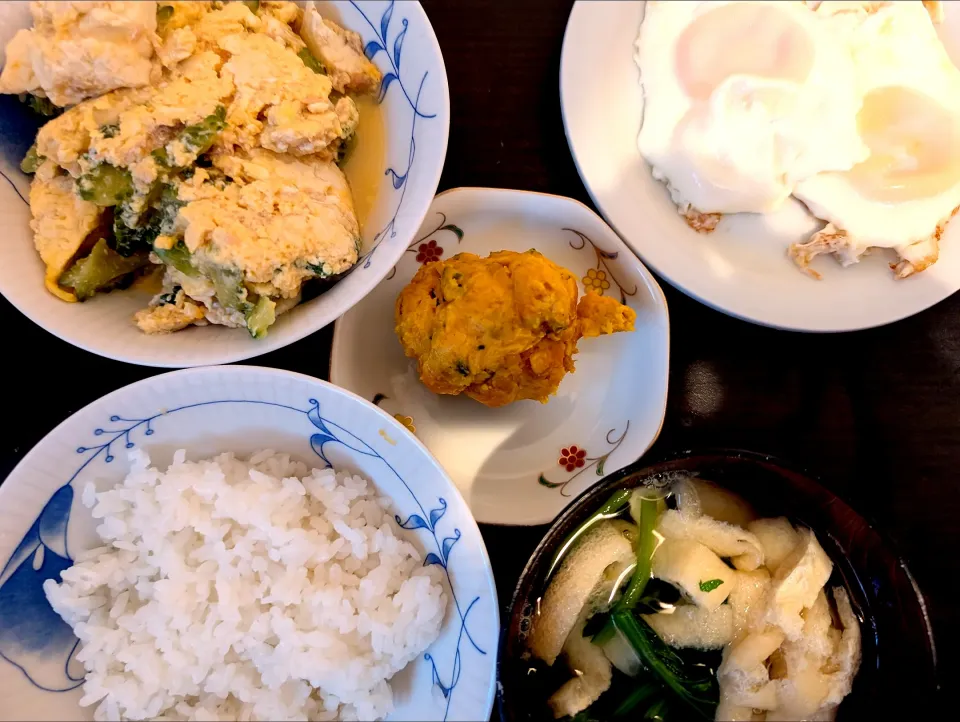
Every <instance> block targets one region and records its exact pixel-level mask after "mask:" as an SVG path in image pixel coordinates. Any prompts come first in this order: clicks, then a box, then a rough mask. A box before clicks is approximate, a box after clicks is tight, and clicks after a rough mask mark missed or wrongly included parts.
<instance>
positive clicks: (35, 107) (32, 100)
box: [20, 93, 63, 118]
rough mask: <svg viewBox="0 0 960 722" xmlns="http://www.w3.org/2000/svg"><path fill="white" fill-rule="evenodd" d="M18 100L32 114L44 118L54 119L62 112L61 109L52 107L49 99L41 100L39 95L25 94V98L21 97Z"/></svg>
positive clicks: (55, 106)
mask: <svg viewBox="0 0 960 722" xmlns="http://www.w3.org/2000/svg"><path fill="white" fill-rule="evenodd" d="M20 100H22V101H23V102H24V103H26V104H27V106H28V107H29V108H30V110H32V111H33V112H34V113H38V114H39V115H42V116H44V117H46V118H54V117H56V116H58V115H60V114H61V113H62V112H63V108H61V107H59V106H57V105H54V104H53V103H52V102H51V101H50V98H41V97H40V96H39V95H33V94H32V93H27V94H26V96H23V95H21V96H20Z"/></svg>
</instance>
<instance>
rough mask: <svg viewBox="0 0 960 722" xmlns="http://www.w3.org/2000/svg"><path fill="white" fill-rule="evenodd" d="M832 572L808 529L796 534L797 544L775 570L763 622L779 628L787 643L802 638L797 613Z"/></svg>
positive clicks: (807, 605) (812, 599) (812, 600)
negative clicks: (798, 539)
mask: <svg viewBox="0 0 960 722" xmlns="http://www.w3.org/2000/svg"><path fill="white" fill-rule="evenodd" d="M832 571H833V562H832V561H830V557H828V556H827V553H826V552H825V551H823V547H821V546H820V543H819V542H818V541H817V537H816V536H815V535H814V533H813V532H812V531H810V530H809V529H801V530H800V543H799V544H798V545H797V547H796V548H795V549H794V550H793V551H792V552H791V553H790V555H789V556H788V557H787V558H786V559H784V560H783V562H782V563H781V564H780V566H779V567H778V568H777V573H776V574H775V575H774V577H773V583H772V586H771V589H770V601H769V608H768V609H767V614H766V620H767V622H768V623H770V624H772V625H774V626H776V627H779V628H780V629H781V630H783V632H784V633H785V634H786V636H787V639H790V640H797V639H799V638H800V636H801V635H802V634H803V624H804V620H803V617H802V616H801V614H800V613H801V612H802V611H803V610H804V609H809V608H810V607H812V606H813V605H814V603H815V602H816V601H817V596H818V595H819V594H820V590H821V589H823V585H824V584H826V583H827V580H828V579H829V578H830V574H831V572H832Z"/></svg>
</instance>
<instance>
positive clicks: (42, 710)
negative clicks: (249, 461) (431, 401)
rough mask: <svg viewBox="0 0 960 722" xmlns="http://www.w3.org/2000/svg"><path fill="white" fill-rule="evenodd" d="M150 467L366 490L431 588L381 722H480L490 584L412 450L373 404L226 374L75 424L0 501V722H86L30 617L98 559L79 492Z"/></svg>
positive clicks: (450, 496)
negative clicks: (335, 472) (439, 572)
mask: <svg viewBox="0 0 960 722" xmlns="http://www.w3.org/2000/svg"><path fill="white" fill-rule="evenodd" d="M132 448H138V449H143V450H145V451H146V452H147V453H148V454H149V455H150V457H151V461H152V462H154V463H155V464H157V465H158V466H161V467H163V466H164V465H166V464H169V463H170V461H171V460H172V457H173V452H174V451H175V450H177V449H179V448H185V449H187V458H188V459H193V460H196V459H201V458H208V457H210V456H212V455H214V454H217V453H221V452H224V451H233V452H235V453H237V454H238V455H242V454H249V453H251V452H253V451H255V450H258V449H264V448H270V449H274V450H276V451H278V452H283V453H288V454H291V456H293V457H294V458H295V459H297V460H299V461H303V462H305V463H307V464H308V465H310V466H313V467H324V466H326V464H327V462H329V463H330V464H332V465H333V466H335V467H337V468H345V469H347V470H350V471H354V472H356V473H360V474H362V475H364V476H366V477H367V478H369V479H371V480H373V482H374V483H375V484H376V485H377V486H378V488H379V490H380V491H381V492H383V493H384V494H385V495H386V496H388V497H390V499H391V500H392V501H393V506H394V511H395V512H396V518H397V521H398V523H400V524H401V526H403V527H404V528H405V529H408V530H410V531H409V532H408V534H409V535H410V537H411V539H412V541H413V542H414V543H415V544H418V546H419V547H420V550H421V553H422V554H423V556H424V560H425V562H424V563H425V564H437V565H439V566H440V567H441V568H442V569H443V571H444V572H445V579H446V584H447V594H448V599H449V604H448V608H447V614H446V617H445V618H444V622H443V627H442V629H441V633H440V637H439V638H438V639H437V641H436V642H434V644H433V645H432V646H431V647H430V648H429V649H428V650H427V651H426V653H425V654H423V655H421V656H420V657H419V658H417V659H416V660H414V661H413V662H411V663H410V664H409V665H408V666H407V667H406V668H405V669H404V670H403V671H402V672H400V673H399V674H398V675H397V676H396V677H394V681H393V683H392V686H393V689H394V700H395V704H396V709H395V711H394V713H393V714H392V715H391V716H390V719H396V720H481V719H483V720H485V719H488V718H489V716H490V711H491V709H492V706H493V695H494V682H495V666H496V657H497V641H498V632H499V610H498V605H497V595H496V589H495V587H494V581H493V572H492V570H491V568H490V561H489V559H488V557H487V552H486V549H485V547H484V544H483V539H482V538H481V536H480V532H479V530H478V529H477V525H476V523H475V522H474V520H473V517H472V516H471V515H470V511H469V509H468V508H467V505H466V503H465V502H464V500H463V498H462V497H461V496H460V494H459V492H458V491H457V490H456V488H455V487H454V485H453V482H452V481H451V480H450V478H449V477H448V476H447V474H446V473H445V472H444V471H443V469H442V468H441V467H440V465H439V464H438V463H437V462H436V460H435V459H434V458H433V457H432V456H431V455H430V453H429V452H428V451H427V449H426V448H425V447H424V446H423V445H422V444H421V443H420V442H419V441H417V439H416V438H415V437H414V436H413V435H412V434H410V433H409V432H408V431H407V429H405V428H404V427H403V425H401V424H400V423H398V422H397V421H396V420H395V419H393V418H392V417H391V416H390V415H389V414H387V413H385V412H383V411H381V410H380V409H378V408H377V407H375V406H374V405H373V404H371V403H369V402H367V401H364V400H363V399H361V398H359V397H357V396H354V395H353V394H351V393H349V392H347V391H344V390H342V389H339V388H337V387H335V386H333V385H331V384H328V383H326V382H323V381H319V380H317V379H313V378H310V377H308V376H302V375H300V374H294V373H290V372H286V371H277V370H273V369H265V368H256V367H245V366H228V367H220V368H204V369H190V370H185V371H176V372H173V373H168V374H162V375H159V376H154V377H152V378H149V379H146V380H145V381H140V382H138V383H135V384H132V385H130V386H127V387H125V388H122V389H120V390H119V391H115V392H113V393H111V394H109V395H108V396H105V397H104V398H102V399H100V400H98V401H96V402H94V403H92V404H90V405H89V406H87V407H86V408H84V409H82V410H80V411H78V412H77V413H76V414H74V415H73V416H71V417H70V418H69V419H67V420H66V421H65V422H63V423H62V424H60V426H58V427H57V428H56V429H54V430H53V431H52V432H50V434H48V435H47V436H46V437H45V438H44V439H43V440H42V441H41V442H40V443H39V444H38V445H37V446H36V447H35V448H34V449H33V450H32V451H31V452H30V453H29V454H27V456H26V457H24V459H23V461H22V462H21V463H20V464H19V465H18V466H17V467H16V469H14V470H13V472H12V473H11V474H10V476H9V477H7V479H6V481H5V482H4V483H3V485H2V486H0V699H2V700H3V704H2V705H0V720H41V719H57V720H83V719H92V718H93V716H92V708H86V709H84V708H81V707H80V706H79V704H78V702H79V700H80V697H81V689H80V686H81V685H82V682H83V669H82V666H81V665H79V664H78V663H77V662H76V660H75V659H74V657H75V655H76V652H77V644H78V643H77V640H76V639H75V638H74V636H73V632H72V631H71V630H70V628H69V627H68V626H67V625H66V624H65V623H64V622H63V621H62V620H61V619H60V618H59V617H58V616H57V615H56V614H55V613H54V612H53V610H52V609H51V608H50V606H49V604H48V603H47V601H46V597H45V596H44V593H43V590H42V584H43V582H44V581H45V580H46V579H56V578H58V577H59V574H60V572H61V571H62V570H63V569H65V568H66V567H69V566H70V565H71V564H72V558H73V557H75V555H76V554H77V552H78V551H80V550H83V549H91V548H94V547H96V546H99V543H98V537H97V535H96V531H95V523H94V519H93V517H92V516H91V512H90V510H89V509H87V508H86V507H85V506H83V505H82V504H81V502H80V493H79V492H80V491H81V490H82V488H83V487H84V485H86V484H87V482H94V483H95V484H96V486H97V488H98V489H101V490H102V489H103V488H105V487H106V486H111V485H113V484H116V483H117V482H119V481H121V480H122V479H123V478H124V476H125V475H126V473H127V471H128V470H129V465H128V461H127V451H128V450H129V449H132Z"/></svg>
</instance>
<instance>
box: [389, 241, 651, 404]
mask: <svg viewBox="0 0 960 722" xmlns="http://www.w3.org/2000/svg"><path fill="white" fill-rule="evenodd" d="M577 295H578V290H577V282H576V279H574V277H573V275H572V274H571V273H570V272H569V271H567V270H566V269H564V268H561V267H560V266H558V265H556V264H555V263H553V262H552V261H550V260H548V259H546V258H544V257H543V256H542V255H540V254H539V253H538V252H537V251H533V250H530V251H527V252H526V253H516V252H514V251H499V252H497V253H493V254H491V255H490V256H489V257H488V258H480V257H479V256H475V255H473V254H472V253H461V254H458V255H456V256H453V257H452V258H450V259H449V260H446V261H436V262H434V263H428V264H426V265H424V266H422V267H421V268H420V270H419V271H417V274H416V275H415V276H414V277H413V280H411V281H410V283H409V284H408V285H407V286H406V288H404V289H403V291H402V292H401V293H400V296H399V297H398V298H397V306H396V316H395V320H396V331H397V336H398V337H399V339H400V343H401V344H402V345H403V350H404V352H405V353H406V354H407V356H409V357H410V358H414V359H416V360H417V367H418V371H419V373H420V379H421V380H422V381H423V383H424V385H425V386H426V387H427V388H428V389H430V390H431V391H433V392H434V393H437V394H453V395H455V394H460V393H465V394H466V395H467V396H469V397H470V398H472V399H475V400H477V401H479V402H480V403H482V404H484V405H486V406H493V407H496V406H504V405H506V404H509V403H511V402H513V401H518V400H521V399H536V400H537V401H540V402H542V403H546V402H547V400H548V399H549V398H550V396H551V395H552V394H554V393H555V392H556V390H557V387H558V386H559V385H560V381H561V380H562V379H563V377H564V375H565V374H566V373H567V372H572V371H573V370H574V364H573V355H574V354H575V353H576V352H577V341H579V340H580V338H581V337H582V336H600V335H602V334H607V333H616V332H617V331H632V330H633V322H634V320H635V319H636V316H637V314H636V313H635V312H634V311H633V310H632V309H630V308H627V307H626V306H624V305H622V304H620V303H618V302H617V301H616V300H614V299H612V298H608V297H605V296H598V295H597V294H594V293H588V294H587V295H586V296H584V297H583V298H582V299H581V300H580V304H579V306H578V305H577Z"/></svg>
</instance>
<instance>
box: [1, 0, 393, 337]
mask: <svg viewBox="0 0 960 722" xmlns="http://www.w3.org/2000/svg"><path fill="white" fill-rule="evenodd" d="M30 10H31V13H32V15H33V20H34V26H33V27H32V28H30V29H24V30H20V31H19V32H18V33H17V34H16V35H15V36H14V37H13V39H12V40H11V41H10V43H9V44H8V45H7V48H6V57H7V61H6V65H5V66H4V68H3V73H2V76H0V91H2V92H4V93H17V94H20V95H21V97H22V98H23V99H24V100H25V101H27V102H29V103H30V105H31V106H32V107H33V108H34V109H36V110H39V111H40V112H42V113H44V114H46V115H50V116H53V117H52V118H51V119H50V120H49V121H47V122H46V123H45V124H44V125H43V126H42V127H41V128H40V130H39V132H38V134H37V138H36V143H35V144H34V145H33V147H31V148H30V151H29V152H28V153H27V156H26V157H25V158H24V160H23V164H22V168H23V170H24V171H25V172H27V173H31V174H33V180H32V183H31V188H30V210H31V214H32V221H31V228H32V229H33V232H34V242H35V244H36V248H37V251H38V253H39V255H40V257H41V259H42V260H43V263H44V264H45V266H46V277H45V283H46V287H47V288H48V289H49V291H50V292H51V293H53V294H54V295H56V296H57V297H58V298H61V299H63V300H64V301H84V300H86V299H89V298H91V297H92V296H94V295H95V294H97V293H102V292H105V291H108V290H111V289H115V288H118V287H123V286H125V285H127V284H129V283H130V282H131V281H132V280H134V279H135V278H136V277H137V276H142V275H145V274H150V273H157V274H158V275H162V278H161V279H159V283H157V284H156V286H158V288H155V290H157V291H158V292H157V293H156V294H155V295H154V297H153V299H152V301H151V302H150V303H149V306H148V307H147V308H145V309H144V310H142V311H140V312H138V313H137V314H136V323H137V325H138V326H139V327H140V329H141V330H143V331H144V332H146V333H162V332H170V331H177V330H179V329H182V328H185V327H187V326H190V325H204V324H208V323H212V324H221V325H225V326H232V327H245V328H247V329H248V330H249V332H250V333H251V335H253V336H254V337H260V336H262V335H264V333H266V330H267V328H268V327H269V326H270V325H271V324H272V323H274V321H275V319H276V317H277V315H279V314H281V313H283V312H284V311H287V310H289V309H290V308H292V307H293V306H295V305H296V304H297V303H299V301H300V300H301V297H302V295H303V292H304V287H305V285H307V284H309V283H310V282H311V281H313V280H315V279H324V278H329V277H331V276H335V275H337V274H340V273H342V272H344V271H346V270H347V269H349V268H350V267H351V266H353V265H354V264H355V263H356V262H357V259H358V256H359V252H360V225H359V223H358V220H357V214H356V212H355V210H354V203H353V199H352V196H351V189H350V186H349V184H348V182H347V179H346V177H345V176H344V173H343V172H342V171H341V169H340V167H339V164H340V163H342V161H343V159H344V157H345V155H346V153H347V151H348V149H350V147H351V144H352V143H353V142H354V141H353V139H354V133H355V130H356V128H357V125H358V123H359V120H360V115H359V111H358V107H357V104H356V102H355V100H354V97H355V96H359V95H363V94H368V93H370V92H372V91H375V90H376V89H377V87H378V85H379V82H380V77H381V75H380V72H379V71H378V70H377V68H376V67H375V66H374V65H373V64H372V63H371V62H370V61H369V60H368V59H367V58H366V57H365V56H364V54H363V49H362V47H361V43H360V38H359V36H358V35H357V34H355V33H352V32H349V31H347V30H344V29H343V28H340V27H339V26H337V25H336V24H334V23H333V22H331V21H329V20H326V19H324V18H322V17H321V16H320V15H319V14H318V13H317V11H316V10H315V9H314V8H313V7H312V6H311V7H308V8H307V9H306V10H303V9H302V8H301V7H299V6H298V5H296V4H294V3H292V2H227V3H224V2H159V3H157V2H119V3H118V2H91V3H72V2H62V3H61V2H35V3H31V6H30Z"/></svg>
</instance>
